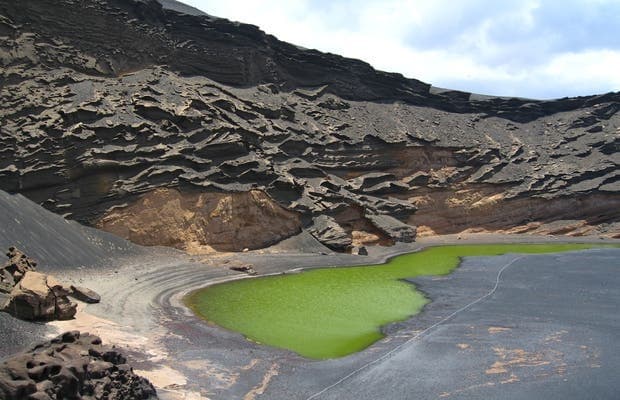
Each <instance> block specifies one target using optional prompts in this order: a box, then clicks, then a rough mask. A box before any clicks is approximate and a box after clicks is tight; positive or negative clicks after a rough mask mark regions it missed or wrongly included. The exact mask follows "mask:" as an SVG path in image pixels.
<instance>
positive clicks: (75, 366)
mask: <svg viewBox="0 0 620 400" xmlns="http://www.w3.org/2000/svg"><path fill="white" fill-rule="evenodd" d="M156 397H157V394H156V391H155V388H154V387H153V385H152V384H151V383H150V382H149V381H148V380H146V379H145V378H142V377H140V376H137V375H136V374H135V373H134V372H133V370H132V368H131V367H130V366H129V365H128V364H127V359H126V358H125V357H124V356H123V355H122V354H121V353H120V352H118V351H117V350H116V349H114V348H110V347H106V346H104V345H102V343H101V339H100V338H99V337H97V336H94V335H89V334H88V333H84V334H80V332H76V331H73V332H66V333H64V334H62V335H60V336H58V337H56V338H55V339H52V340H51V341H50V342H47V343H42V344H39V345H37V346H34V347H33V348H32V349H30V350H28V351H25V352H23V353H21V354H17V355H15V356H13V357H11V358H9V359H7V360H5V361H4V362H3V363H2V364H0V398H2V399H5V400H24V399H40V400H44V399H47V400H51V399H92V400H104V399H105V400H142V399H143V400H147V399H153V398H156Z"/></svg>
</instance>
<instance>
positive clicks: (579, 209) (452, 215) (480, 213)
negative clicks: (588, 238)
mask: <svg viewBox="0 0 620 400" xmlns="http://www.w3.org/2000/svg"><path fill="white" fill-rule="evenodd" d="M408 201H410V202H411V203H412V204H413V205H415V206H416V207H417V208H418V211H417V212H416V213H415V214H414V215H413V216H411V217H410V218H409V220H408V223H409V224H412V225H417V226H418V235H420V236H429V235H435V234H452V233H461V232H471V233H473V232H499V233H536V234H552V235H569V236H583V235H592V234H601V233H602V234H603V235H604V236H608V237H620V225H619V226H612V225H610V224H609V223H608V221H610V220H611V221H613V220H618V218H620V196H617V195H612V194H610V195H605V194H590V195H587V196H583V197H580V196H570V197H568V196H567V197H560V198H554V199H543V198H531V197H524V198H514V199H506V198H505V197H504V193H503V192H502V191H501V188H498V187H492V186H468V187H461V188H460V189H435V190H433V189H420V190H416V191H415V192H413V193H412V194H409V195H408Z"/></svg>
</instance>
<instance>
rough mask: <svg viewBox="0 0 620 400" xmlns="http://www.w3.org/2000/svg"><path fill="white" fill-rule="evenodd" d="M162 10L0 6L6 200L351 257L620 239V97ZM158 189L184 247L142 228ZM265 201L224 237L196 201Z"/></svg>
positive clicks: (102, 222) (137, 226)
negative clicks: (401, 246) (499, 93)
mask: <svg viewBox="0 0 620 400" xmlns="http://www.w3.org/2000/svg"><path fill="white" fill-rule="evenodd" d="M162 2H163V4H164V7H162V5H161V4H160V3H159V2H157V1H155V0H123V1H121V0H97V1H86V0H60V1H58V0H54V1H52V0H21V1H19V2H14V1H8V0H0V36H2V38H3V40H2V44H1V45H0V63H2V66H3V68H2V71H1V78H0V79H1V82H2V83H1V88H0V100H1V101H0V104H1V105H0V117H1V118H2V120H3V125H2V127H1V128H0V129H1V131H0V154H1V157H0V189H3V190H7V191H10V192H19V193H22V194H24V195H25V196H28V197H29V198H31V199H33V200H34V201H36V202H39V203H41V204H43V205H44V206H45V207H46V208H48V209H50V210H52V211H54V212H57V213H60V214H63V215H66V216H69V217H71V218H73V219H76V220H78V221H80V222H86V223H90V224H96V225H98V226H100V227H102V228H104V229H109V230H111V231H113V232H115V233H118V234H121V235H123V236H124V237H127V238H133V240H136V241H138V242H140V243H144V244H166V245H173V246H176V247H181V248H186V249H192V248H197V249H198V250H200V249H204V248H216V249H217V248H219V249H225V250H241V249H243V248H256V247H261V246H265V245H269V244H272V243H273V242H274V241H277V240H279V239H282V238H285V237H287V236H290V235H292V234H294V233H296V232H298V231H299V229H301V228H304V229H306V230H308V231H309V232H311V233H312V234H313V235H315V237H317V239H319V240H322V241H323V242H324V243H325V244H326V245H328V246H330V247H331V248H334V249H339V250H346V249H349V248H350V247H351V246H353V245H365V244H383V245H389V244H391V243H394V242H395V241H410V240H413V239H414V237H415V228H414V227H415V226H416V225H417V226H418V227H419V228H420V233H421V234H433V233H453V232H461V231H465V230H489V231H498V230H515V229H517V230H518V231H520V232H529V231H536V232H543V233H545V232H546V233H564V234H576V235H580V234H588V233H599V234H605V235H609V236H618V235H620V224H619V223H618V221H619V220H620V211H619V210H620V197H619V196H618V192H619V191H620V173H619V172H618V171H619V169H618V163H619V162H620V159H619V158H618V157H619V156H618V154H619V147H620V114H619V113H618V111H620V94H618V93H609V94H605V95H600V96H590V97H579V98H567V99H559V100H553V101H536V100H528V99H514V98H499V97H485V96H479V95H473V94H470V93H463V92H457V91H447V90H441V89H437V88H433V87H431V86H430V85H428V84H425V83H422V82H419V81H416V80H411V79H406V78H404V77H402V76H401V75H398V74H389V73H384V72H379V71H375V70H374V69H372V68H371V67H370V66H369V65H368V64H365V63H363V62H361V61H357V60H350V59H345V58H342V57H338V56H335V55H330V54H323V53H320V52H317V51H314V50H306V49H301V48H298V47H295V46H293V45H290V44H287V43H283V42H280V41H278V40H277V39H276V38H274V37H272V36H269V35H266V34H264V33H263V32H262V31H260V30H259V29H258V28H257V27H254V26H251V25H244V24H239V23H233V22H230V21H227V20H224V19H218V18H215V17H211V16H208V15H201V14H200V13H199V12H193V11H191V10H190V9H188V8H184V7H182V6H181V5H179V4H176V3H175V2H171V1H168V0H166V1H163V0H162ZM162 190H164V192H162ZM162 193H167V194H166V195H165V196H164V197H166V196H167V197H166V198H169V200H170V199H172V198H174V199H175V200H174V201H175V202H178V203H179V204H185V206H184V207H185V208H183V207H182V209H183V213H185V214H183V215H181V214H182V213H180V210H175V212H176V211H179V213H176V214H175V213H163V215H164V218H163V220H164V221H166V222H167V223H168V224H169V226H168V228H167V229H168V234H161V233H162V230H161V229H160V228H161V225H162V224H159V225H158V223H157V222H158V221H153V223H152V224H148V225H149V228H148V229H147V228H146V227H144V226H141V224H143V222H145V221H146V220H147V219H152V216H153V215H155V214H158V215H159V214H160V213H161V211H162V210H161V209H158V208H157V207H155V208H149V204H152V203H149V202H150V199H152V198H160V197H161V196H162ZM231 193H235V194H234V195H233V194H231ZM252 193H261V195H260V196H262V199H261V200H260V202H259V203H260V204H257V203H256V202H255V201H254V200H247V201H249V203H248V204H254V205H253V206H251V207H252V208H253V209H254V211H252V212H251V213H252V215H253V216H255V217H257V218H258V219H259V220H258V221H257V222H256V223H250V224H245V221H244V219H245V218H246V217H247V214H245V213H244V211H242V210H241V209H240V208H235V207H231V208H230V210H231V213H229V215H228V217H227V219H226V224H227V225H228V224H231V226H233V227H234V228H233V229H231V230H228V231H227V230H226V229H225V228H223V226H222V223H221V221H220V222H218V221H217V218H220V217H217V216H216V217H215V219H214V220H212V219H211V216H210V213H211V210H212V208H210V207H211V206H210V205H209V204H211V200H209V201H206V203H204V204H207V205H206V206H205V208H201V207H203V203H201V202H200V201H198V200H197V199H200V198H204V199H218V200H217V201H222V200H221V199H224V198H227V196H228V197H230V198H244V199H251V198H252V197H255V196H256V195H255V194H252ZM170 201H172V200H170ZM244 201H245V200H244ZM165 202H168V200H165ZM274 202H275V203H277V204H278V206H277V207H276V206H275V205H274V204H272V203H274ZM155 203H158V202H157V201H156V202H155ZM158 204H160V203H158ZM267 209H268V210H269V211H266V210H267ZM284 209H286V210H284ZM416 210H417V211H416ZM194 215H199V216H201V217H200V221H201V222H200V223H198V222H191V219H192V218H193V216H194ZM265 226H269V227H274V231H273V232H266V234H265V235H263V236H262V237H261V235H258V237H257V235H255V234H254V232H260V230H261V229H262V227H265ZM151 229H152V230H151ZM248 229H249V230H248ZM137 231H140V232H137ZM155 232H157V233H155ZM181 232H183V233H184V234H183V235H180V233H181ZM249 232H252V233H249ZM185 233H187V234H185ZM267 233H269V234H273V237H272V238H271V240H270V239H269V238H268V237H267ZM173 236H180V238H179V239H174V238H173ZM158 238H161V239H158Z"/></svg>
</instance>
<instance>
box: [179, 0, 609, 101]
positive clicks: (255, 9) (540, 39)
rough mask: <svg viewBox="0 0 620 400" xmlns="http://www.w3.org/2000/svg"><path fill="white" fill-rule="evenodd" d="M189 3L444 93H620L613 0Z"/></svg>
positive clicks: (198, 0)
mask: <svg viewBox="0 0 620 400" xmlns="http://www.w3.org/2000/svg"><path fill="white" fill-rule="evenodd" d="M186 2H187V3H188V4H191V5H193V6H195V7H197V8H199V9H202V10H203V11H205V12H207V13H209V14H212V15H216V16H220V17H224V18H228V19H232V20H236V21H241V22H245V23H252V24H254V25H258V26H259V27H260V28H261V29H263V30H264V31H266V32H267V33H271V34H273V35H275V36H276V37H278V38H279V39H281V40H285V41H287V42H290V43H294V44H297V45H300V46H303V47H307V48H316V49H318V50H321V51H327V52H331V53H335V54H340V55H343V56H346V57H353V58H359V59H362V60H364V61H366V62H369V63H370V64H372V65H373V66H374V67H375V68H377V69H381V70H386V71H390V72H400V73H402V74H403V75H405V76H407V77H411V78H416V79H420V80H422V81H425V82H429V83H432V84H434V85H436V86H441V87H448V88H453V89H460V90H467V91H472V92H478V93H487V94H499V95H512V96H522V97H537V98H551V97H562V96H569V95H570V96H572V95H586V94H593V93H601V92H607V91H612V90H614V91H615V90H620V81H619V79H620V78H619V77H618V76H619V74H618V73H617V70H619V69H620V41H619V39H618V38H619V37H620V24H617V23H616V21H618V20H620V3H618V2H615V1H613V0H595V1H590V2H587V1H579V0H564V1H561V2H560V1H553V0H547V1H545V0H504V1H496V0H467V1H465V0H462V1H451V0H365V1H353V0H331V1H330V0H314V1H313V0H289V1H282V0H262V1H259V0H254V1H233V0H228V1H221V0H186ZM616 17H617V18H616Z"/></svg>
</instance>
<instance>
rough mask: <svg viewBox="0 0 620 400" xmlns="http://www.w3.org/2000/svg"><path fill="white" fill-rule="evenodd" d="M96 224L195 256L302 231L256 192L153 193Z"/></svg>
mask: <svg viewBox="0 0 620 400" xmlns="http://www.w3.org/2000/svg"><path fill="white" fill-rule="evenodd" d="M96 225H97V226H98V227H99V228H101V229H103V230H105V231H108V232H111V233H114V234H116V235H118V236H121V237H124V238H126V239H129V240H131V241H132V242H134V243H138V244H141V245H146V246H153V245H160V246H171V247H175V248H179V249H183V250H187V251H190V252H195V253H202V252H208V251H212V250H217V251H241V250H243V249H246V248H248V249H258V248H263V247H266V246H269V245H272V244H275V243H277V242H279V241H280V240H283V239H285V238H288V237H290V236H292V235H294V234H296V233H298V232H300V231H301V221H300V218H299V215H298V214H297V213H295V212H291V211H288V210H286V209H284V208H283V207H281V206H280V205H278V204H277V203H276V202H274V201H273V200H272V199H271V198H270V197H269V196H268V195H267V194H265V193H264V192H262V191H259V190H251V191H248V192H239V193H215V192H209V193H205V192H203V193H200V192H181V191H179V190H177V189H168V188H162V189H156V190H153V191H151V192H148V193H146V194H145V195H143V196H142V197H141V198H139V199H138V200H137V201H135V202H134V203H132V204H130V205H128V206H126V207H123V208H116V209H114V210H112V211H110V212H108V213H106V214H105V215H104V216H103V217H102V218H101V219H99V220H98V221H97V223H96Z"/></svg>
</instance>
